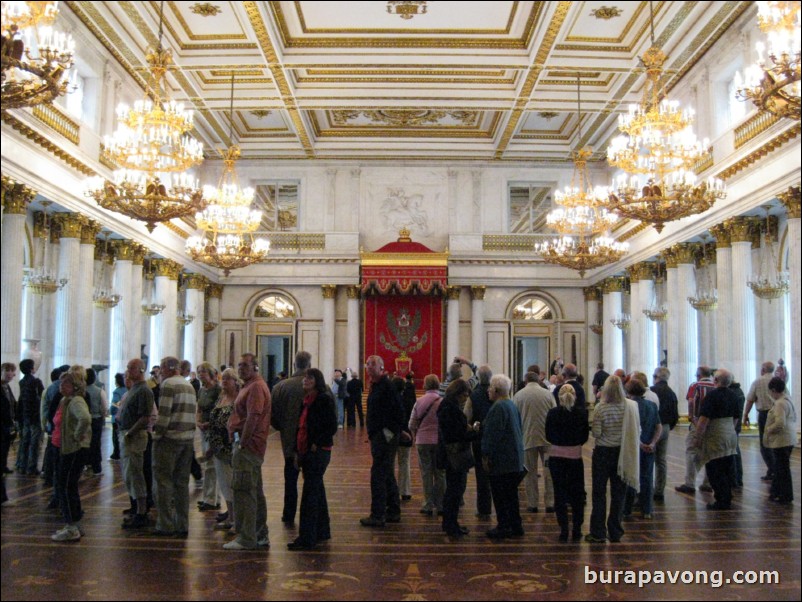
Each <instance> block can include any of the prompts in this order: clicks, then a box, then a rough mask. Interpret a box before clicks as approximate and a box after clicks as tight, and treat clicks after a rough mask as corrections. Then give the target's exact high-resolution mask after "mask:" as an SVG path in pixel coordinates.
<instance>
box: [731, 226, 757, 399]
mask: <svg viewBox="0 0 802 602" xmlns="http://www.w3.org/2000/svg"><path fill="white" fill-rule="evenodd" d="M751 278H752V242H751V240H746V241H736V240H733V241H732V287H731V291H732V311H731V316H732V317H731V320H732V321H731V324H732V326H731V328H732V356H731V365H732V371H733V374H734V376H735V380H737V381H738V382H741V383H744V384H745V385H747V386H748V383H751V382H752V381H753V380H755V378H757V358H756V352H755V298H754V294H753V293H752V290H751V289H750V288H749V286H748V285H747V281H748V280H750V279H751Z"/></svg>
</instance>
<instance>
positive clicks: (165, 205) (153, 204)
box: [86, 2, 206, 232]
mask: <svg viewBox="0 0 802 602" xmlns="http://www.w3.org/2000/svg"><path fill="white" fill-rule="evenodd" d="M161 7H162V8H161V9H160V10H159V43H158V46H157V47H156V49H155V50H154V49H150V50H149V51H148V54H147V57H146V60H147V62H148V64H149V65H150V74H149V77H148V83H147V90H148V92H147V94H146V97H145V99H144V100H141V101H137V102H136V103H134V106H133V108H129V107H127V106H125V105H121V106H120V107H118V109H117V116H118V120H119V125H118V129H117V131H115V132H114V135H113V136H110V137H109V136H107V137H106V139H105V142H104V145H105V153H106V154H107V156H108V157H109V159H110V160H112V161H113V162H114V163H116V164H117V165H118V166H119V167H120V169H118V170H117V171H115V172H114V176H113V181H111V180H106V179H104V178H101V177H94V178H91V179H90V180H89V182H88V186H87V192H86V194H87V196H91V197H93V198H94V199H95V200H96V201H97V203H98V205H100V206H101V207H103V208H104V209H109V210H110V211H115V212H117V213H122V214H123V215H127V216H128V217H131V218H133V219H136V220H140V221H143V222H145V223H146V224H147V229H148V231H149V232H153V229H154V228H155V227H156V223H158V222H164V221H169V220H171V219H174V218H177V217H186V216H189V215H192V214H193V213H195V212H196V211H200V210H202V209H203V208H204V207H205V206H206V203H205V201H204V199H203V195H202V192H201V190H200V187H199V185H198V181H197V180H196V179H195V178H194V177H192V176H190V175H189V174H187V173H186V171H185V170H186V169H188V168H189V167H191V166H193V165H197V164H199V163H200V162H201V161H202V160H203V145H202V144H201V143H200V142H198V141H197V140H195V139H194V138H192V137H191V136H189V135H188V132H189V131H190V130H191V129H192V127H193V126H192V123H193V115H192V111H191V110H185V109H184V106H183V104H181V103H176V102H175V101H174V100H172V99H171V98H170V95H169V92H168V90H167V86H166V85H165V86H164V91H162V85H163V82H162V80H163V78H164V75H165V73H166V71H167V69H168V67H169V66H170V64H171V63H172V52H171V51H170V50H169V49H165V48H163V47H162V35H163V31H162V30H163V22H162V21H163V7H164V2H162V3H161ZM151 98H152V99H151Z"/></svg>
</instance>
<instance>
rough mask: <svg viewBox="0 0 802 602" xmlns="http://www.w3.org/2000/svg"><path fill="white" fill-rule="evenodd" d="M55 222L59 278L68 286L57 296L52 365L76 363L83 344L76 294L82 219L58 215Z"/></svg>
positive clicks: (79, 279)
mask: <svg viewBox="0 0 802 602" xmlns="http://www.w3.org/2000/svg"><path fill="white" fill-rule="evenodd" d="M54 219H55V221H56V223H57V224H58V231H59V257H58V278H59V279H66V280H67V284H65V285H64V287H63V288H62V289H61V290H60V291H58V292H57V293H56V324H55V339H56V342H55V349H54V354H53V359H54V362H55V365H56V366H60V365H62V364H71V365H72V364H75V363H77V362H78V358H79V357H81V355H82V353H81V351H80V347H81V346H84V345H85V343H86V341H85V337H84V333H82V332H81V331H80V330H79V329H78V315H79V310H78V303H79V294H78V293H79V290H80V289H81V287H83V286H85V284H84V282H85V278H82V275H81V272H80V262H81V228H82V226H83V224H84V218H83V216H81V215H78V214H77V213H57V214H56V215H55V216H54ZM90 280H91V279H90ZM90 286H91V285H90ZM90 290H91V288H90Z"/></svg>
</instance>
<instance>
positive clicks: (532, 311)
mask: <svg viewBox="0 0 802 602" xmlns="http://www.w3.org/2000/svg"><path fill="white" fill-rule="evenodd" d="M512 319H513V320H553V319H554V312H552V311H551V307H550V306H549V305H548V304H547V303H545V302H544V301H543V300H542V299H539V298H537V297H524V298H523V299H521V301H520V302H519V303H517V304H516V305H515V307H514V308H513V310H512Z"/></svg>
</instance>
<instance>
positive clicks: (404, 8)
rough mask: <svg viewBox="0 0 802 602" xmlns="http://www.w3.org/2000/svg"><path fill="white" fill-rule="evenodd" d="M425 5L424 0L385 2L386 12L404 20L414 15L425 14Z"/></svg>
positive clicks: (391, 0)
mask: <svg viewBox="0 0 802 602" xmlns="http://www.w3.org/2000/svg"><path fill="white" fill-rule="evenodd" d="M426 11H427V6H426V2H425V1H413V2H408V1H403V2H401V1H399V2H396V1H393V0H390V1H389V2H387V12H388V13H390V14H391V15H398V16H399V17H401V18H402V19H404V20H405V21H409V20H410V19H411V18H412V17H414V16H415V15H425V14H426Z"/></svg>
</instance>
